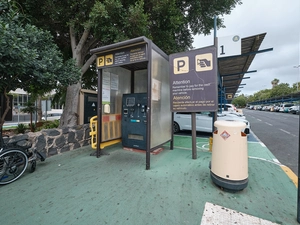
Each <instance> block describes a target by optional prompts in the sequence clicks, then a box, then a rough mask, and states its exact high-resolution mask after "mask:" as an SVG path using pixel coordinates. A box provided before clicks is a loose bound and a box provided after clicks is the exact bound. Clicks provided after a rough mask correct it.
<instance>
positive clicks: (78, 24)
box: [15, 0, 241, 126]
mask: <svg viewBox="0 0 300 225" xmlns="http://www.w3.org/2000/svg"><path fill="white" fill-rule="evenodd" d="M15 1H16V2H18V3H19V4H20V5H21V6H22V9H23V10H24V12H25V13H26V14H27V15H30V16H31V21H32V22H33V23H34V24H35V25H36V26H38V27H41V28H43V29H45V30H49V31H50V32H51V34H52V35H53V37H54V39H55V42H56V43H57V44H58V46H59V47H60V49H61V50H62V51H63V53H64V57H65V59H69V58H73V59H75V60H76V64H77V66H78V67H79V68H80V69H81V77H80V79H79V80H78V83H77V84H76V85H72V86H69V87H68V88H67V94H66V105H65V108H64V114H63V116H62V119H61V126H62V125H75V124H76V123H77V118H76V117H77V111H78V101H77V100H78V93H79V90H80V88H81V87H82V85H83V84H82V82H84V81H87V80H95V79H93V77H95V74H93V75H92V73H89V72H87V71H89V70H90V69H91V68H92V66H91V64H92V63H93V62H94V60H95V58H96V57H95V55H91V54H90V52H89V51H90V49H91V48H95V47H101V46H105V45H109V44H113V43H116V42H120V41H124V40H127V39H131V38H135V37H138V36H146V37H147V38H149V39H151V40H152V41H153V42H154V43H155V44H156V45H157V46H158V47H160V48H161V49H162V50H163V51H164V52H165V53H167V54H171V53H175V52H182V51H186V50H188V49H191V48H192V43H193V35H195V34H202V33H204V34H209V33H210V31H211V29H212V28H213V25H214V17H215V16H219V15H224V14H229V13H230V12H231V10H232V9H233V8H234V7H235V6H236V5H237V4H241V0H210V1H206V0H205V1H199V0H186V1H179V0H101V1H100V0H81V1H77V0H64V1H58V0H43V1H40V0H15ZM217 26H218V27H219V28H220V27H223V26H224V24H223V20H222V19H221V18H218V23H217ZM87 76H92V77H91V79H90V77H88V78H87ZM88 85H91V86H92V85H93V84H92V83H88ZM88 85H87V83H85V87H86V88H89V87H88ZM76 101H77V103H76Z"/></svg>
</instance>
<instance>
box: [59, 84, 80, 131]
mask: <svg viewBox="0 0 300 225" xmlns="http://www.w3.org/2000/svg"><path fill="white" fill-rule="evenodd" d="M80 88H81V84H80V83H77V84H73V85H71V86H69V87H68V88H67V96H66V104H65V108H64V110H63V114H62V116H61V118H60V125H59V126H60V128H61V127H63V126H74V125H77V123H78V102H79V91H80Z"/></svg>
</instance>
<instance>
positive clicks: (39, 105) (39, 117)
mask: <svg viewBox="0 0 300 225" xmlns="http://www.w3.org/2000/svg"><path fill="white" fill-rule="evenodd" d="M46 104H47V102H46ZM36 108H37V109H36V113H37V122H41V121H42V116H43V112H42V98H41V96H38V99H37V104H36Z"/></svg>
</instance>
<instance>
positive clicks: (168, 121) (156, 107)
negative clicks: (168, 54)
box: [150, 50, 172, 148]
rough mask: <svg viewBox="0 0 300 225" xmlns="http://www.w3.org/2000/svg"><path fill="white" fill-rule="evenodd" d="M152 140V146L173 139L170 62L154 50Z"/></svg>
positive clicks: (152, 67)
mask: <svg viewBox="0 0 300 225" xmlns="http://www.w3.org/2000/svg"><path fill="white" fill-rule="evenodd" d="M151 90H152V91H151V95H152V99H151V137H150V139H151V141H150V148H153V147H156V146H159V145H161V144H163V143H165V142H167V141H169V140H170V139H171V134H172V133H171V132H172V131H171V129H172V117H171V111H170V84H169V62H168V60H167V59H165V58H164V57H162V56H161V55H160V54H159V53H157V52H156V51H155V50H152V65H151Z"/></svg>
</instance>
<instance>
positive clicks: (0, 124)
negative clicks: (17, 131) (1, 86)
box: [0, 90, 10, 131]
mask: <svg viewBox="0 0 300 225" xmlns="http://www.w3.org/2000/svg"><path fill="white" fill-rule="evenodd" d="M3 94H4V97H5V99H6V109H5V111H4V112H3V115H1V118H0V131H2V127H3V125H4V122H5V120H4V118H5V117H6V115H7V113H8V111H9V110H10V100H9V97H8V95H7V93H6V90H4V93H3Z"/></svg>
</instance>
